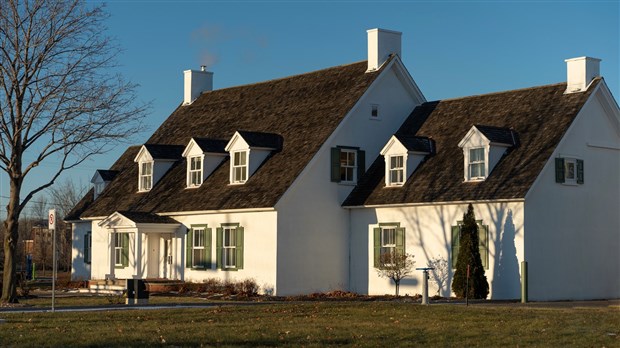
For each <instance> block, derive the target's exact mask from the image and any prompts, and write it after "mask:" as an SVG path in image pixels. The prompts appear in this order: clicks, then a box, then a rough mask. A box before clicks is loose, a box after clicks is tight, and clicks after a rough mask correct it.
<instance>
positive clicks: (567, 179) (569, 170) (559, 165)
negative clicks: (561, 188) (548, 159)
mask: <svg viewBox="0 0 620 348" xmlns="http://www.w3.org/2000/svg"><path fill="white" fill-rule="evenodd" d="M555 182H557V183H562V184H567V185H576V184H579V185H582V184H583V183H584V181H583V160H581V159H576V158H556V159H555Z"/></svg>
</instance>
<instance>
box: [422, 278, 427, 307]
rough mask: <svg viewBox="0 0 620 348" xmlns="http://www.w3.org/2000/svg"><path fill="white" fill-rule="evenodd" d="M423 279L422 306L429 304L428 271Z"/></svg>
mask: <svg viewBox="0 0 620 348" xmlns="http://www.w3.org/2000/svg"><path fill="white" fill-rule="evenodd" d="M423 274H424V276H423V279H422V304H425V305H427V304H428V270H424V272H423Z"/></svg>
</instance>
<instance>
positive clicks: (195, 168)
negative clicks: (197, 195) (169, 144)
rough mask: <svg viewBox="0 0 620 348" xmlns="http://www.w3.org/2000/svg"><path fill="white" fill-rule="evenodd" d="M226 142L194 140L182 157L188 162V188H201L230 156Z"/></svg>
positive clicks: (203, 139) (205, 139)
mask: <svg viewBox="0 0 620 348" xmlns="http://www.w3.org/2000/svg"><path fill="white" fill-rule="evenodd" d="M225 148H226V140H220V139H209V138H192V139H191V140H190V141H189V144H187V146H186V147H185V151H183V154H182V156H183V157H184V158H185V159H186V162H187V176H186V178H187V179H186V185H187V187H188V188H195V187H200V185H202V182H203V181H204V180H205V179H206V178H207V177H208V176H209V175H211V173H213V171H214V170H215V168H217V167H218V166H219V165H220V163H222V161H224V159H225V158H226V156H228V152H226V150H225Z"/></svg>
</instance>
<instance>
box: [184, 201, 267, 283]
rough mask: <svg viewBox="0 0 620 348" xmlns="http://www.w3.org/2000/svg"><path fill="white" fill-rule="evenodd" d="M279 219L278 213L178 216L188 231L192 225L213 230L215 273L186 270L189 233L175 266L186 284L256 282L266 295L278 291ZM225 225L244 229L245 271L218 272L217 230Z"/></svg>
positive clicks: (212, 257) (213, 268)
mask: <svg viewBox="0 0 620 348" xmlns="http://www.w3.org/2000/svg"><path fill="white" fill-rule="evenodd" d="M277 216H278V213H277V212H275V211H262V212H235V213H212V214H199V215H183V216H174V217H173V218H174V219H175V220H177V221H179V222H180V223H182V224H183V225H184V226H185V227H186V228H190V227H191V225H207V226H208V228H211V229H212V230H211V260H212V264H211V269H207V270H196V269H191V268H186V267H185V260H186V244H185V243H186V237H187V234H186V233H185V229H184V228H181V229H182V230H184V231H183V232H182V233H181V236H178V237H177V239H176V242H173V243H176V244H175V245H176V246H175V254H176V255H177V256H178V257H175V256H174V255H173V258H174V259H175V264H176V265H177V266H178V267H179V270H178V271H179V274H182V279H183V280H185V281H192V282H202V281H203V280H205V279H207V278H217V279H220V280H236V281H239V280H245V279H250V278H251V279H254V280H255V281H256V283H257V284H258V285H259V286H260V287H261V289H260V290H261V291H263V292H265V291H266V292H271V291H273V292H275V291H276V276H275V274H276V246H277V244H276V243H277V242H276V240H277V239H276V234H277V229H278V226H277ZM224 223H238V224H239V225H240V226H242V227H243V228H244V237H243V269H240V270H235V271H232V270H231V271H224V270H218V269H216V247H215V246H216V228H218V227H221V224H224Z"/></svg>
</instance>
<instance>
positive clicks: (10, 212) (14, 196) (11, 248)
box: [0, 178, 21, 303]
mask: <svg viewBox="0 0 620 348" xmlns="http://www.w3.org/2000/svg"><path fill="white" fill-rule="evenodd" d="M10 184H11V193H10V195H9V196H10V197H9V204H8V205H7V214H6V221H4V227H5V228H6V229H5V230H6V235H5V236H4V275H3V278H2V297H1V298H0V301H1V302H2V303H17V302H18V301H17V262H16V261H17V260H16V256H17V242H18V239H19V213H20V207H19V192H20V189H21V182H20V181H19V180H15V179H13V178H11V179H10Z"/></svg>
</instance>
